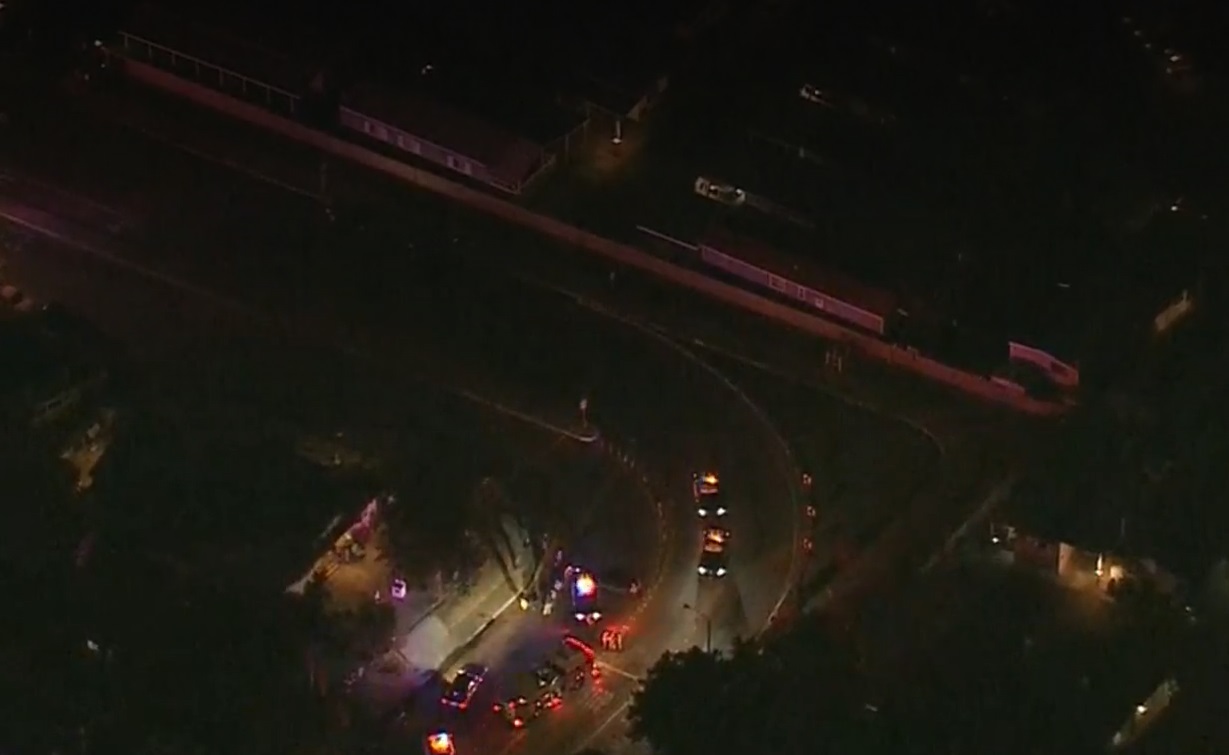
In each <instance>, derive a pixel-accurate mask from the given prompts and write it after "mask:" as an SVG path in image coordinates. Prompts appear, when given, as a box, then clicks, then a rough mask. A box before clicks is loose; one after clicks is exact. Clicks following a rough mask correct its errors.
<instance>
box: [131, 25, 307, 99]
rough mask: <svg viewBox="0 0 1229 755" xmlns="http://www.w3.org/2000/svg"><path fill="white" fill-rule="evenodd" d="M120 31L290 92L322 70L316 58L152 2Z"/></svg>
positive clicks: (299, 91) (304, 85) (302, 89)
mask: <svg viewBox="0 0 1229 755" xmlns="http://www.w3.org/2000/svg"><path fill="white" fill-rule="evenodd" d="M120 31H121V33H124V34H129V35H131V36H133V37H137V38H139V39H143V40H145V41H146V42H153V43H155V44H158V45H161V46H163V47H167V48H169V49H171V50H174V51H176V52H180V53H183V54H184V55H186V56H189V57H193V58H196V59H198V60H201V61H204V62H207V63H211V64H213V65H215V66H217V67H219V68H223V69H226V70H227V71H231V72H232V73H236V74H239V75H241V76H245V77H247V78H250V79H253V80H255V81H259V82H261V83H263V84H267V85H269V86H272V87H275V88H277V89H281V90H283V91H285V92H288V93H290V94H295V95H302V94H303V93H304V92H305V91H306V90H307V87H308V85H309V84H310V83H311V80H312V78H314V77H315V76H316V74H317V73H319V71H320V65H319V64H318V63H316V62H308V61H303V60H297V59H295V58H293V57H291V56H289V55H285V54H283V53H280V52H277V51H274V50H270V49H268V48H267V47H263V46H261V45H258V44H255V43H252V42H248V41H246V40H243V39H241V38H239V37H237V36H235V35H233V34H230V33H229V32H227V31H224V30H222V29H218V28H216V27H211V26H208V25H205V24H200V23H197V22H194V21H192V20H191V19H188V18H185V17H183V16H179V15H176V14H172V13H170V12H168V11H165V10H163V9H161V8H157V7H154V6H149V5H146V6H142V7H141V8H140V9H138V10H137V12H136V13H135V14H133V16H132V18H130V19H129V20H128V22H127V23H125V24H124V25H123V26H122V27H121V28H120Z"/></svg>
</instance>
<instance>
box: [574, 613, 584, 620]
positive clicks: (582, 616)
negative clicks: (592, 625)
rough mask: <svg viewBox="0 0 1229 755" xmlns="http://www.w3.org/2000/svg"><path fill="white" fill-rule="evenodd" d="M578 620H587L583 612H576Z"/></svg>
mask: <svg viewBox="0 0 1229 755" xmlns="http://www.w3.org/2000/svg"><path fill="white" fill-rule="evenodd" d="M576 620H577V621H584V620H585V615H584V614H583V613H578V614H576Z"/></svg>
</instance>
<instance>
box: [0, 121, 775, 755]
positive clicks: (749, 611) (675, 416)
mask: <svg viewBox="0 0 1229 755" xmlns="http://www.w3.org/2000/svg"><path fill="white" fill-rule="evenodd" d="M98 138H99V140H101V139H102V138H103V137H102V136H99V137H98ZM125 149H126V150H129V151H124V150H125ZM98 151H99V152H104V153H106V152H110V153H111V155H112V158H113V159H115V160H117V162H118V164H117V166H116V168H115V170H116V171H117V173H115V174H108V173H106V166H104V165H99V164H97V163H93V166H94V167H92V168H90V169H89V170H86V169H85V168H84V167H83V166H84V165H85V164H86V162H87V161H91V160H101V159H104V158H102V157H99V156H98V155H97V154H96V153H95V151H93V150H82V151H81V153H80V154H79V155H78V154H73V155H72V156H71V157H63V156H61V157H62V158H63V159H66V160H68V161H69V162H71V163H72V166H73V169H72V170H56V169H54V168H52V169H49V170H48V175H42V174H39V178H38V181H39V183H40V184H48V183H50V184H54V185H56V186H57V189H56V192H57V194H56V197H57V198H58V199H59V200H60V201H55V202H49V201H46V200H45V199H43V198H42V197H43V196H44V195H43V194H40V193H37V192H23V191H22V190H21V189H20V187H21V186H24V185H26V183H25V182H26V181H27V179H28V175H29V173H31V172H34V171H35V170H36V169H38V165H35V164H32V163H29V162H27V163H24V164H22V165H21V166H20V167H19V169H18V170H16V171H13V170H10V175H12V174H16V177H15V178H13V179H12V180H10V181H9V182H8V189H7V190H5V193H6V194H8V195H9V196H10V197H11V196H13V194H17V195H18V196H17V198H18V199H19V200H26V201H25V202H20V201H19V202H10V203H9V206H8V209H6V213H8V214H10V215H13V216H15V217H16V216H20V217H22V218H23V219H24V220H26V221H29V220H30V213H29V211H30V210H31V209H33V210H34V211H35V215H34V216H33V221H34V222H33V225H37V226H39V227H42V228H44V229H45V230H48V231H51V232H53V233H55V234H57V235H59V236H61V237H62V238H63V239H65V240H66V241H69V242H73V243H75V244H76V246H77V249H75V250H74V249H70V248H68V244H65V243H61V244H55V245H50V244H40V245H27V249H26V251H24V252H19V253H18V254H16V255H15V256H14V257H15V258H14V260H13V267H14V270H15V271H16V272H17V273H18V274H19V275H21V276H22V278H23V279H24V281H25V284H26V287H27V288H29V289H30V290H31V291H33V292H36V293H37V294H38V295H39V296H40V297H41V298H44V299H47V300H52V301H61V302H64V303H65V304H67V305H68V306H70V307H72V308H75V309H79V310H81V311H82V313H83V314H86V315H87V316H89V317H91V318H92V319H95V320H97V321H98V322H99V323H100V325H102V326H103V327H104V329H106V330H109V331H111V332H113V333H115V334H117V335H119V336H121V337H123V338H124V339H125V340H126V341H128V342H129V343H130V344H131V345H132V346H134V347H136V348H138V349H145V350H147V351H148V352H149V353H150V354H155V353H156V354H161V355H162V356H161V357H159V359H160V361H161V363H162V366H163V367H164V368H166V369H174V368H176V367H178V368H179V369H181V370H187V371H198V370H206V369H209V368H211V367H215V365H211V364H210V362H212V361H213V359H214V358H213V355H214V354H217V353H227V354H233V353H235V352H239V351H241V352H243V356H244V358H245V359H249V360H255V362H262V363H265V367H266V368H267V369H270V370H273V369H276V370H277V371H278V373H277V374H279V375H280V376H281V378H282V382H281V385H282V386H283V387H284V386H293V388H294V391H293V392H294V393H295V394H296V402H297V403H303V404H311V403H312V400H311V398H310V397H311V396H312V395H313V394H312V393H311V391H324V392H328V391H331V392H332V393H334V394H335V393H337V392H344V393H346V394H347V395H349V394H351V393H353V394H357V395H354V396H349V398H351V399H352V403H353V404H355V405H359V404H361V405H365V407H366V410H365V418H367V419H370V420H371V421H376V420H377V419H379V418H380V416H381V415H383V421H384V422H385V423H395V422H397V421H398V418H399V417H401V416H405V415H404V412H405V409H404V408H403V407H404V405H405V404H406V403H414V404H422V403H426V404H428V405H429V406H430V413H431V414H432V415H436V414H437V412H438V411H444V412H445V413H451V412H454V411H455V412H460V413H467V412H468V413H469V414H470V416H469V417H468V421H469V422H470V423H471V424H469V425H467V426H471V427H472V426H473V423H474V422H475V419H474V417H473V416H472V415H473V412H474V409H473V407H472V403H473V402H471V401H468V400H460V399H458V398H457V388H458V386H461V385H464V386H474V387H475V389H476V391H477V392H483V391H487V390H488V389H490V390H498V391H499V392H500V393H499V395H497V396H494V397H491V396H490V394H489V393H486V395H487V396H488V398H487V399H485V400H484V401H485V402H486V403H487V404H492V403H498V404H501V405H503V406H505V407H513V408H515V407H528V406H532V407H535V413H536V414H539V415H545V416H549V417H556V418H558V419H557V422H558V423H559V424H561V425H567V424H569V422H571V423H572V424H575V422H576V420H577V414H578V406H577V404H578V402H579V400H580V399H581V398H582V397H585V398H588V400H589V412H588V413H589V415H590V418H591V420H592V422H593V423H594V424H596V425H598V426H600V427H602V428H603V430H604V431H608V434H607V437H608V438H609V439H610V440H612V441H615V442H617V443H618V445H619V448H618V452H619V454H620V456H622V457H626V458H627V459H629V463H634V464H635V465H636V469H637V470H638V471H639V473H640V474H641V475H642V477H643V478H647V479H650V480H653V481H656V482H655V484H656V485H657V489H658V491H659V495H660V496H661V499H662V503H663V506H664V510H665V511H666V512H667V514H666V516H667V518H668V521H669V522H672V524H668V525H667V529H666V530H663V528H662V527H661V526H659V525H658V524H657V523H656V520H655V519H653V518H652V517H651V516H649V515H645V514H630V513H628V514H627V516H626V517H625V518H624V519H621V520H620V519H616V520H612V521H607V522H603V523H602V524H600V525H595V528H594V529H595V531H597V530H615V531H619V530H623V531H630V534H629V535H628V536H633V535H634V534H635V533H637V532H638V533H639V536H640V538H641V539H643V540H648V541H651V542H657V541H658V539H659V538H660V536H661V532H663V531H670V532H675V533H678V537H677V538H676V539H675V541H674V542H673V544H667V547H666V549H665V555H664V564H665V568H664V569H663V572H662V579H661V580H660V581H659V582H656V584H655V586H654V589H653V590H652V592H651V595H649V596H646V598H645V600H644V607H643V609H642V610H641V612H640V613H639V615H638V616H636V618H635V622H634V625H633V627H632V638H631V642H629V649H628V652H626V653H625V654H624V656H623V657H621V658H620V667H621V668H624V669H625V670H626V671H627V673H628V674H629V675H630V676H631V677H636V676H639V675H640V674H642V673H643V672H644V671H645V670H646V669H647V666H648V665H649V664H650V663H651V662H652V660H654V659H655V658H656V657H657V655H658V654H659V653H660V651H661V650H662V649H665V648H668V647H685V646H687V645H690V644H701V643H702V642H703V636H704V623H705V622H704V620H703V619H701V618H700V617H699V615H698V614H695V613H694V612H686V611H684V609H683V608H682V606H683V604H685V603H688V604H693V605H695V606H696V607H697V608H699V609H700V610H701V611H703V612H704V613H705V614H708V615H709V616H711V617H712V618H713V620H714V625H715V626H714V639H715V641H716V643H717V644H719V645H722V646H724V645H725V644H727V643H728V642H729V641H730V639H731V638H732V637H733V636H734V635H737V634H741V635H750V634H753V633H755V632H756V631H758V630H759V629H760V628H761V627H762V626H763V624H764V622H765V621H766V619H767V617H768V615H769V614H770V613H771V612H772V611H773V609H774V608H775V606H776V605H777V604H778V603H779V601H780V599H781V597H782V595H783V594H784V591H785V589H786V588H787V587H788V583H787V581H788V579H789V576H790V566H791V561H792V553H793V545H794V516H793V514H794V513H795V512H794V511H793V510H792V505H793V503H792V498H791V486H792V484H793V482H794V481H795V474H796V472H795V471H794V470H792V469H790V468H789V467H788V463H787V462H785V461H783V459H782V457H781V453H780V449H779V448H777V447H775V445H774V443H775V440H772V439H770V440H769V441H768V442H765V441H764V440H763V439H764V436H765V434H766V433H771V428H768V427H766V426H765V425H764V424H763V422H762V420H761V418H760V417H758V416H756V415H755V414H754V413H753V412H752V411H750V410H749V409H748V408H747V406H745V405H744V402H743V400H742V399H741V398H740V397H739V396H738V395H737V394H736V393H733V392H731V390H730V388H729V386H727V385H725V384H724V383H723V382H722V381H721V380H720V379H718V378H716V377H715V376H714V375H713V374H712V373H711V371H710V370H709V369H708V368H707V367H706V366H704V365H702V364H699V363H696V362H694V361H692V360H689V359H688V358H687V357H686V355H684V354H681V353H679V352H678V351H677V350H676V349H675V348H674V347H672V346H671V345H669V344H666V343H663V342H659V341H658V340H657V339H655V338H653V337H649V336H646V335H645V334H644V333H642V332H639V331H638V330H637V329H635V328H633V327H628V326H626V325H624V324H622V323H620V322H618V321H617V320H612V319H610V318H607V317H604V316H600V315H595V314H594V313H593V312H592V311H590V310H587V309H585V308H583V307H580V306H577V305H576V303H575V302H574V301H573V300H572V299H570V298H569V297H566V296H558V295H555V294H552V293H547V292H544V291H542V290H541V289H538V288H533V287H528V286H524V285H522V284H520V283H518V282H517V281H516V280H514V279H510V278H507V277H501V276H499V275H497V274H493V273H492V271H491V270H489V269H486V268H485V267H484V266H482V265H474V264H472V262H470V259H472V258H467V257H461V256H458V255H455V254H454V252H453V251H452V250H450V249H449V248H448V247H447V246H443V248H441V246H440V244H441V240H440V238H439V236H438V234H431V235H424V237H423V239H422V240H421V242H420V243H418V244H414V246H413V247H410V246H408V245H407V244H406V243H405V239H404V237H398V238H396V239H392V238H382V237H380V236H378V234H380V233H383V230H382V229H380V228H371V227H370V226H369V227H368V228H363V227H361V226H362V225H363V224H361V223H360V224H357V225H355V226H353V227H349V228H341V229H338V228H337V224H334V223H330V222H329V221H328V220H327V219H325V218H324V217H323V216H322V214H321V213H320V208H319V206H318V205H316V204H315V203H314V202H305V201H304V200H303V199H302V198H301V197H298V196H297V195H295V194H293V193H289V192H284V191H281V190H274V189H273V188H272V187H271V185H270V184H268V183H267V182H261V181H253V180H248V179H245V178H243V177H242V176H241V175H236V174H235V173H232V172H229V171H223V170H220V169H218V168H216V167H215V166H213V165H211V164H210V163H207V162H202V161H197V162H192V160H191V159H189V158H185V157H184V155H183V153H182V152H180V151H178V150H174V149H164V148H161V147H149V148H147V151H146V152H143V153H142V155H143V157H142V158H141V159H140V161H139V164H138V162H137V161H136V159H135V158H134V156H133V153H132V152H131V150H130V148H129V147H124V148H123V149H120V148H118V147H117V148H115V149H112V150H106V149H102V150H98ZM25 159H27V160H32V158H31V156H30V155H28V154H27V155H26V156H25ZM47 159H49V160H50V159H51V157H48V158H47ZM185 161H187V162H186V163H185ZM34 162H37V161H34ZM56 165H59V163H58V162H56ZM125 166H126V167H125ZM121 167H122V171H121ZM100 175H101V177H100ZM14 185H16V186H17V187H18V190H17V191H15V192H14V191H13V187H14ZM125 186H126V187H127V190H126V191H125V190H124V187H125ZM74 198H80V199H74ZM78 202H80V203H81V204H83V205H86V206H89V207H93V208H98V207H105V208H106V212H104V213H102V215H103V217H105V220H104V221H100V220H98V219H97V218H96V217H94V216H91V215H90V214H89V213H86V212H84V211H77V210H76V209H71V206H73V205H75V204H77V203H78ZM30 204H35V205H52V206H39V207H34V208H30V207H29V205H30ZM18 205H23V206H18ZM62 205H67V206H69V207H70V209H62ZM113 216H118V217H120V218H123V219H125V222H123V223H120V224H118V227H117V224H116V223H114V222H112V218H113ZM168 218H169V219H170V220H168ZM373 231H374V233H375V234H377V236H376V238H374V239H373V238H371V233H372V232H373ZM309 243H310V244H315V246H313V247H311V248H310V250H309V251H308V253H304V249H303V245H305V244H309ZM410 243H414V242H413V241H412V240H411V241H410ZM35 246H37V250H36V251H35ZM81 247H87V248H86V249H82V248H81ZM155 345H156V346H157V347H158V348H154V347H155ZM168 353H176V354H177V355H178V358H176V359H167V358H166V356H165V355H166V354H168ZM220 361H221V360H219V362H220ZM228 362H229V360H228ZM252 363H254V362H250V363H249V364H252ZM231 364H232V365H233V363H231ZM339 365H344V367H343V366H339ZM218 369H219V370H220V372H221V374H219V376H218V378H217V381H218V382H219V383H224V384H226V385H228V386H231V387H232V388H233V387H234V385H235V384H236V383H242V382H243V372H244V371H243V370H235V369H233V368H226V369H223V368H221V367H218ZM377 379H378V381H379V382H380V383H381V384H382V388H381V389H380V390H376V389H374V388H371V387H369V386H370V384H371V383H372V382H375V381H376V380H377ZM274 382H275V383H276V382H277V381H274ZM440 382H442V383H445V384H448V385H450V386H451V387H452V389H453V390H451V391H446V390H439V389H438V388H436V387H435V384H438V383H440ZM300 383H302V384H303V385H300ZM466 390H467V391H468V390H469V389H466ZM272 394H273V395H262V396H258V397H253V399H252V401H253V404H259V402H260V400H273V399H275V398H276V395H275V394H276V391H273V392H272ZM399 394H401V395H399ZM332 403H333V404H336V402H332ZM488 408H489V407H488ZM346 411H347V412H348V411H350V409H349V408H347V410H346ZM355 411H357V409H355ZM492 416H493V415H490V414H489V413H481V417H480V418H478V419H477V420H476V422H477V424H478V425H491V424H492V423H498V424H497V426H496V427H495V428H493V429H494V430H495V431H496V432H503V431H504V428H506V427H508V426H509V424H510V423H513V420H512V419H509V413H508V412H504V413H503V414H502V415H497V416H499V417H500V418H499V419H497V420H496V419H492ZM345 419H346V417H337V418H336V421H338V422H342V421H343V420H345ZM710 466H712V467H716V468H719V469H720V470H721V471H722V473H723V475H724V476H725V478H726V480H727V481H728V482H727V485H728V489H729V491H730V494H731V496H732V497H733V500H735V501H736V502H735V504H734V506H733V507H732V508H733V511H734V512H735V513H734V514H732V516H733V517H735V518H736V528H737V530H738V532H737V536H736V537H737V541H736V545H735V547H734V548H733V549H732V552H733V558H734V562H733V566H734V571H735V572H736V573H738V574H739V575H740V576H739V578H738V579H730V580H727V581H726V582H725V583H724V584H722V585H709V586H706V587H705V588H704V589H701V587H700V585H699V584H698V581H697V577H696V573H695V566H696V559H697V558H698V550H699V542H698V528H699V525H698V522H696V520H695V514H694V509H693V508H692V506H691V503H690V501H689V496H690V493H689V490H688V487H687V485H688V481H689V479H690V473H691V472H692V471H694V470H695V469H697V468H700V467H710ZM587 503H588V502H586V501H579V502H578V505H579V506H582V507H583V506H585V505H586V504H587ZM595 547H597V548H598V550H602V549H606V548H619V549H620V550H622V549H623V548H624V545H622V544H616V545H605V546H600V547H599V546H595ZM530 634H531V635H532V634H533V633H530ZM613 676H614V677H616V678H617V679H621V680H622V681H613V680H612V682H611V683H612V685H613V688H614V689H616V690H617V692H616V693H613V694H612V695H611V696H610V697H609V698H606V697H598V698H595V699H596V700H598V702H595V703H593V704H592V705H591V706H588V707H587V708H586V706H578V707H580V708H581V709H582V712H580V713H578V714H577V716H578V717H577V719H576V720H575V722H574V723H570V724H567V725H563V726H559V727H552V729H551V733H550V734H549V735H546V734H543V735H541V736H546V737H548V738H550V739H551V740H552V742H554V743H555V745H557V746H559V747H564V746H565V745H567V744H569V743H576V742H579V741H580V740H582V739H584V738H587V737H589V736H590V735H592V734H593V733H594V732H595V731H597V730H598V727H599V725H600V724H602V723H604V722H610V721H616V720H617V718H618V715H617V714H618V713H619V712H620V711H621V708H622V706H623V705H625V703H626V694H624V693H625V692H626V691H627V690H625V689H623V685H626V687H627V689H631V688H632V686H634V683H633V682H632V681H631V679H629V678H626V677H624V676H622V675H620V674H618V673H615V674H613ZM527 736H529V735H527ZM555 745H551V746H555ZM532 747H533V748H534V749H537V748H538V747H539V745H538V744H533V745H532Z"/></svg>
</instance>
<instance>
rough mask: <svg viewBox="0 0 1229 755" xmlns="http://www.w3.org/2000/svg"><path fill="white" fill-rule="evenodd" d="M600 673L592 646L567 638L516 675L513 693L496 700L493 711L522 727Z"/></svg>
mask: <svg viewBox="0 0 1229 755" xmlns="http://www.w3.org/2000/svg"><path fill="white" fill-rule="evenodd" d="M600 674H601V672H600V671H599V670H598V667H597V663H596V658H595V654H594V652H593V648H591V647H589V646H588V645H587V644H585V643H584V642H583V641H581V640H579V639H577V638H576V637H572V636H568V637H565V638H564V639H563V643H562V644H561V645H560V646H559V648H557V649H556V650H555V652H554V653H553V654H552V655H551V656H550V657H549V658H547V659H546V660H545V661H543V662H542V663H541V664H539V665H538V666H537V667H536V668H535V669H533V670H532V671H527V672H525V673H523V674H520V675H518V676H517V677H516V679H515V680H514V681H513V684H512V687H511V689H510V690H509V691H510V694H509V695H508V696H507V697H505V698H504V700H503V701H502V702H499V703H496V704H495V705H494V710H495V712H496V713H498V714H500V715H501V716H503V717H504V720H505V721H507V722H508V724H509V725H511V726H512V727H513V728H515V729H520V728H522V727H523V726H525V724H527V723H528V722H530V721H532V720H534V719H535V718H537V717H538V716H540V715H542V713H544V712H545V711H548V710H553V709H555V708H558V707H559V706H560V705H561V704H562V703H563V697H564V695H566V694H567V693H568V692H570V691H573V690H578V689H580V688H582V687H584V686H585V684H587V683H588V681H589V679H591V678H592V679H596V678H598V677H599V676H600Z"/></svg>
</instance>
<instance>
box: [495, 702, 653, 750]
mask: <svg viewBox="0 0 1229 755" xmlns="http://www.w3.org/2000/svg"><path fill="white" fill-rule="evenodd" d="M631 704H632V701H631V699H630V698H629V699H627V700H624V701H623V702H622V703H620V704H619V707H617V708H615V709H614V710H613V711H611V713H610V715H609V716H607V717H606V719H605V720H604V721H602V722H601V723H600V724H598V725H597V727H596V728H595V729H594V730H593V731H592V732H590V733H589V736H587V737H585V738H584V740H582V741H581V743H580V744H579V745H577V747H576V751H577V752H580V751H581V750H585V749H587V748H589V747H590V746H591V745H592V744H593V743H594V742H596V741H597V740H598V738H599V737H601V736H602V733H603V732H605V731H606V729H608V728H610V725H611V724H612V723H614V722H615V720H616V719H617V718H619V717H620V716H622V715H624V714H625V713H626V711H627V709H628V708H629V707H631ZM500 755H503V754H502V753H501V754H500Z"/></svg>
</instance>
